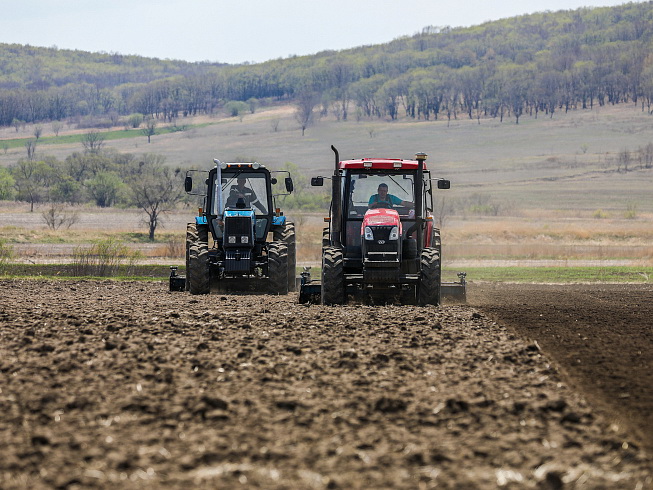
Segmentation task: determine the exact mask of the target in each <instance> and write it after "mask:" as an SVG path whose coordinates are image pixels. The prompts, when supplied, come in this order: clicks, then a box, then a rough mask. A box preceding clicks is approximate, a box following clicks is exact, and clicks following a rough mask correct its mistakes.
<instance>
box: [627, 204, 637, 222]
mask: <svg viewBox="0 0 653 490" xmlns="http://www.w3.org/2000/svg"><path fill="white" fill-rule="evenodd" d="M624 217H625V218H626V219H635V218H637V204H634V203H632V202H629V203H628V204H627V206H626V212H625V213H624Z"/></svg>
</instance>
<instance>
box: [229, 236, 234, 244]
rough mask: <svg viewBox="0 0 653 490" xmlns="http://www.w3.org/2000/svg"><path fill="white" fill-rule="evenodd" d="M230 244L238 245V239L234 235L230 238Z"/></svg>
mask: <svg viewBox="0 0 653 490" xmlns="http://www.w3.org/2000/svg"><path fill="white" fill-rule="evenodd" d="M229 243H236V237H235V236H234V235H230V236H229Z"/></svg>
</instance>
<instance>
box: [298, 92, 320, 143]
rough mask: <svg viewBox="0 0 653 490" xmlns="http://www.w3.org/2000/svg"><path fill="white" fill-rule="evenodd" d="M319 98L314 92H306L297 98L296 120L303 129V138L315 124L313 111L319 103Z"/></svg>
mask: <svg viewBox="0 0 653 490" xmlns="http://www.w3.org/2000/svg"><path fill="white" fill-rule="evenodd" d="M319 100H320V99H319V96H318V94H317V93H315V92H313V91H309V90H306V91H304V92H302V93H300V94H299V96H298V97H297V110H296V111H295V120H296V121H297V122H298V123H299V126H300V127H301V128H302V136H304V133H305V132H306V128H308V127H309V126H310V125H311V124H313V121H314V118H315V114H314V112H313V109H315V106H316V105H317V104H318V102H319Z"/></svg>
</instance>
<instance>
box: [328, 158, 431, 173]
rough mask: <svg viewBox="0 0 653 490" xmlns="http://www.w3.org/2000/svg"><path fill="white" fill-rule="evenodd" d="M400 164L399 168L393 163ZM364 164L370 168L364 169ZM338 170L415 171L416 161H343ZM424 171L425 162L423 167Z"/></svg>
mask: <svg viewBox="0 0 653 490" xmlns="http://www.w3.org/2000/svg"><path fill="white" fill-rule="evenodd" d="M396 162H400V163H401V167H395V163H396ZM365 163H367V164H368V165H369V164H370V163H371V164H372V166H371V167H366V166H365ZM339 168H356V169H358V168H373V169H376V168H378V169H384V170H391V169H397V170H399V168H402V169H405V170H417V160H402V159H401V158H361V159H359V160H343V161H341V162H340V165H339ZM423 168H425V169H426V162H425V163H424V167H423Z"/></svg>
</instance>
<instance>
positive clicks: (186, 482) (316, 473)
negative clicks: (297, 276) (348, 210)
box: [0, 280, 653, 489]
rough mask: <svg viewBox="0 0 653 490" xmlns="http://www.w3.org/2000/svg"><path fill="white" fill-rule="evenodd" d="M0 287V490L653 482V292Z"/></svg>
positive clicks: (77, 284) (79, 284)
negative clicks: (314, 301)
mask: <svg viewBox="0 0 653 490" xmlns="http://www.w3.org/2000/svg"><path fill="white" fill-rule="evenodd" d="M0 287H1V288H2V291H3V295H2V297H1V298H0V488H51V487H56V488H76V487H77V488H88V487H103V488H107V487H115V488H148V487H149V488H161V487H164V488H191V487H192V488H233V487H237V486H242V487H265V488H317V489H319V488H411V489H412V488H432V487H440V488H496V487H505V488H551V489H553V488H563V487H572V488H651V486H652V485H653V480H652V478H653V477H652V475H653V466H652V463H651V460H650V459H649V458H648V457H647V455H646V454H645V452H644V448H645V447H649V448H650V447H651V431H650V427H651V423H650V422H651V418H650V412H651V401H652V399H651V395H652V393H653V388H652V386H653V383H651V355H652V352H653V349H651V347H652V346H651V343H652V342H653V338H652V336H651V330H650V328H651V323H650V318H651V309H652V308H653V307H652V306H651V305H652V304H653V302H652V301H651V299H652V296H653V288H652V287H651V286H646V287H645V286H619V287H608V286H565V287H560V286H512V285H497V286H494V285H478V284H472V285H471V286H470V294H469V296H470V304H469V305H464V306H460V305H446V306H444V307H442V308H420V307H410V306H409V307H399V306H384V307H371V306H360V305H352V306H347V307H323V306H316V305H311V306H305V305H299V304H297V298H296V295H291V296H288V297H272V296H226V295H220V294H217V295H211V296H202V297H197V296H190V295H188V294H187V293H169V292H168V291H167V285H166V284H164V283H146V282H132V283H115V282H110V281H104V282H101V281H98V282H94V281H74V282H73V281H65V282H54V281H6V280H5V281H0ZM577 360H580V362H577ZM622 419H623V420H628V421H629V424H625V425H621V424H620V423H616V422H618V421H619V420H622Z"/></svg>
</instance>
